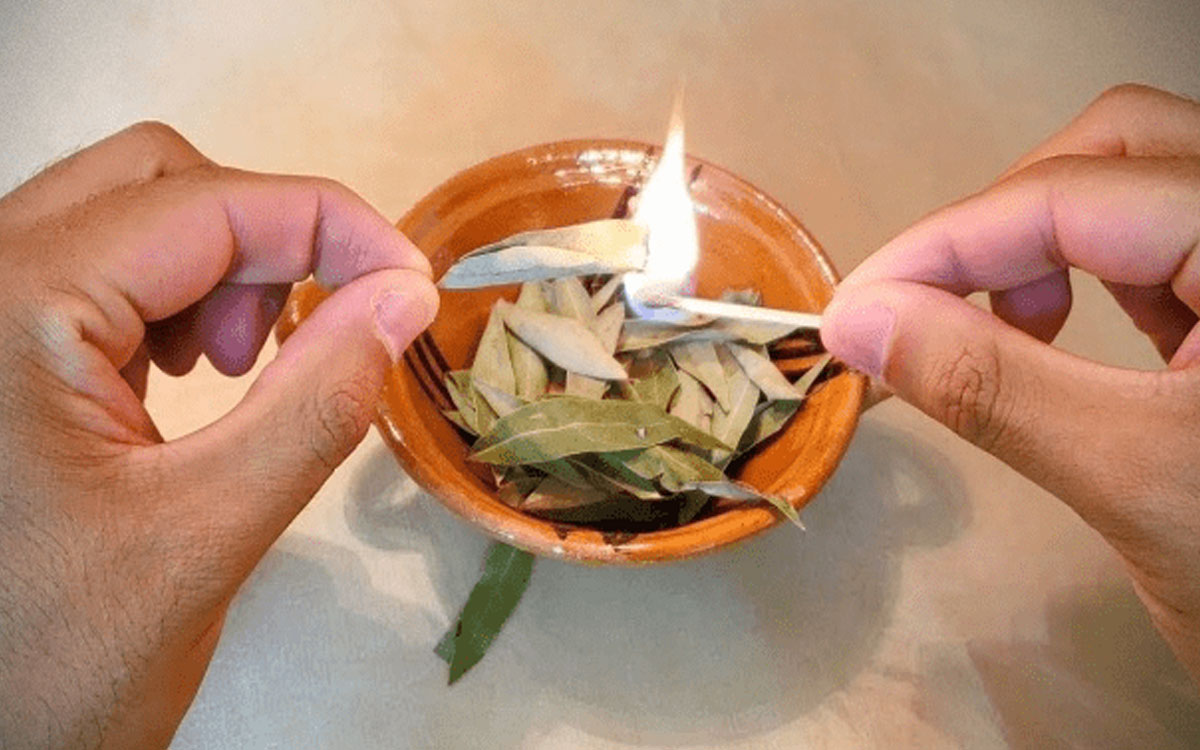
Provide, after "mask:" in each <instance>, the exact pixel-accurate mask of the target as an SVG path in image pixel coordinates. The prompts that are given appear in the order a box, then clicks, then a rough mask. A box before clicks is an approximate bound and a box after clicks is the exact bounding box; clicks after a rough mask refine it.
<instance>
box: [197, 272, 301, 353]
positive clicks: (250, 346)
mask: <svg viewBox="0 0 1200 750" xmlns="http://www.w3.org/2000/svg"><path fill="white" fill-rule="evenodd" d="M290 290H291V285H290V284H218V285H217V288H216V289H214V290H212V291H211V292H209V294H208V295H207V296H206V297H205V298H204V299H203V300H201V302H200V309H199V312H198V315H197V325H196V328H195V329H194V330H193V332H192V335H195V336H198V337H199V338H200V341H201V346H202V348H203V349H204V353H205V355H206V356H207V357H208V360H209V361H210V362H212V364H213V367H215V368H217V370H218V371H219V372H222V373H224V374H226V375H242V374H244V373H246V372H248V371H249V370H250V368H251V367H253V366H254V362H255V360H256V359H257V358H258V352H259V350H261V349H262V346H263V343H264V342H265V341H266V340H267V336H269V335H270V333H271V327H272V326H273V325H275V319H276V318H278V317H279V311H280V310H282V309H283V303H284V300H286V299H287V295H288V292H289V291H290Z"/></svg>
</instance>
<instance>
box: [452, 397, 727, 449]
mask: <svg viewBox="0 0 1200 750" xmlns="http://www.w3.org/2000/svg"><path fill="white" fill-rule="evenodd" d="M671 440H680V441H683V442H686V443H689V444H691V445H695V446H696V447H699V448H704V449H710V450H711V449H725V450H729V449H730V448H729V446H727V445H725V444H724V443H722V442H720V441H719V440H717V439H716V438H714V437H713V436H712V435H709V434H708V433H706V432H703V431H701V430H698V429H696V428H695V427H693V426H692V425H690V424H688V423H687V422H685V421H683V420H681V419H677V418H676V417H673V416H671V415H669V414H667V413H665V412H664V411H662V409H660V408H659V407H657V406H654V405H653V404H646V403H641V402H636V401H622V400H616V399H613V400H605V401H592V400H589V399H583V398H576V397H574V396H560V397H556V398H549V399H544V400H542V401H536V402H534V403H532V404H528V405H526V406H522V407H521V408H520V409H517V410H516V411H515V412H513V413H512V414H509V415H508V416H506V417H504V418H502V419H500V420H498V421H497V422H496V424H495V426H494V427H493V428H492V429H491V431H489V432H488V433H487V434H485V435H484V436H483V437H481V438H480V439H479V440H478V441H476V443H475V445H474V446H473V448H472V449H473V454H472V458H474V459H475V460H477V461H483V462H486V463H492V464H501V465H512V464H521V463H531V462H540V461H552V460H554V459H557V458H562V457H564V456H570V455H575V454H579V453H601V452H608V451H618V450H628V449H631V448H645V447H649V446H651V445H656V444H659V443H665V442H668V441H671Z"/></svg>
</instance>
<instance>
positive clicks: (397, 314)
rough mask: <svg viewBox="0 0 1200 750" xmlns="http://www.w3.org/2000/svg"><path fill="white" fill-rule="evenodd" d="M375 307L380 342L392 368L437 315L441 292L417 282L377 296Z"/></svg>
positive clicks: (373, 302)
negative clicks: (438, 293) (385, 350)
mask: <svg viewBox="0 0 1200 750" xmlns="http://www.w3.org/2000/svg"><path fill="white" fill-rule="evenodd" d="M371 305H372V307H373V308H374V313H375V328H376V331H377V335H378V336H379V340H380V341H382V342H383V346H384V348H386V349H387V353H388V356H389V357H390V358H391V360H392V364H396V363H397V362H399V361H400V357H401V356H403V354H404V350H405V349H407V348H408V345H409V344H410V343H412V340H413V339H415V338H416V337H417V334H419V333H420V332H421V331H423V330H425V328H426V327H427V326H428V325H429V324H430V323H432V322H433V317H434V316H435V315H436V314H437V309H438V298H437V291H436V290H435V289H434V288H433V285H432V284H430V283H429V282H428V281H416V280H414V281H413V282H412V283H411V284H409V285H407V286H405V287H403V288H398V289H389V290H388V291H386V292H383V293H382V294H379V295H377V296H376V297H375V298H374V299H373V300H372V301H371Z"/></svg>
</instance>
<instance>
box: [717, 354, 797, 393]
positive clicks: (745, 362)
mask: <svg viewBox="0 0 1200 750" xmlns="http://www.w3.org/2000/svg"><path fill="white" fill-rule="evenodd" d="M727 348H728V351H729V353H730V354H732V355H733V358H734V359H736V360H737V363H738V364H739V365H741V366H742V370H743V371H744V372H745V373H746V375H748V376H749V377H750V379H751V380H753V381H754V384H755V385H756V386H758V389H759V390H761V391H762V392H763V395H764V396H766V397H767V400H769V401H797V400H799V399H801V398H803V396H802V395H801V394H800V392H799V391H797V390H796V389H795V388H793V387H792V384H791V383H789V382H788V380H787V378H785V377H784V376H783V373H782V372H780V371H779V368H778V367H776V366H775V363H774V362H772V361H771V359H770V358H769V357H768V356H767V355H765V354H763V353H762V352H760V351H758V350H757V349H753V348H751V347H749V346H745V345H744V344H729V345H728V347H727Z"/></svg>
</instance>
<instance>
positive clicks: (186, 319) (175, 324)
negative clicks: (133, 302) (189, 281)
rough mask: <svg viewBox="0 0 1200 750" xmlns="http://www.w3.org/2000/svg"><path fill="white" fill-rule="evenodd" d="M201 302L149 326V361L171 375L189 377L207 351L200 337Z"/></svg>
mask: <svg viewBox="0 0 1200 750" xmlns="http://www.w3.org/2000/svg"><path fill="white" fill-rule="evenodd" d="M199 314H200V303H196V304H194V305H189V306H188V307H186V308H184V309H183V310H180V311H179V312H177V313H175V314H174V315H172V316H170V317H169V318H164V319H163V320H159V321H155V322H152V323H147V324H146V339H145V343H146V348H147V349H148V350H149V352H150V359H151V361H153V362H154V364H155V365H157V366H158V369H160V370H162V371H163V372H165V373H166V374H168V375H173V376H175V377H180V376H183V375H187V374H188V373H189V372H191V371H192V368H193V367H195V366H196V360H198V359H200V355H201V354H202V353H203V352H204V342H203V340H202V339H201V337H200V336H199V335H198V334H197V330H198V326H197V325H196V321H197V319H198V316H199Z"/></svg>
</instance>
